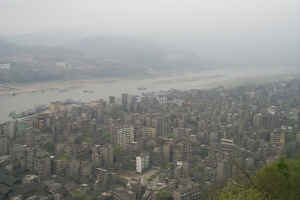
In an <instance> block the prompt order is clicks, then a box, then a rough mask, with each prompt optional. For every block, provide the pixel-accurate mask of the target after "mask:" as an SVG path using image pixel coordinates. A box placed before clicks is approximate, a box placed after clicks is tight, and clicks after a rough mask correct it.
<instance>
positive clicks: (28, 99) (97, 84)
mask: <svg viewBox="0 0 300 200" xmlns="http://www.w3.org/2000/svg"><path fill="white" fill-rule="evenodd" d="M295 71H297V68H295V69H293V70H288V71H287V70H286V68H280V69H277V70H271V71H268V72H266V71H262V70H261V69H260V70H258V69H252V68H251V69H247V70H245V69H243V70H236V69H235V70H209V71H203V72H198V73H181V74H168V75H164V76H160V77H157V78H144V79H134V80H129V79H118V80H116V79H112V80H108V79H106V80H92V81H87V82H86V83H85V84H84V85H83V86H82V87H80V88H75V89H70V90H67V91H64V92H61V91H59V90H53V91H50V90H49V91H46V92H35V93H31V92H30V93H23V94H18V95H16V96H12V95H3V96H0V123H1V122H4V121H7V120H9V117H8V114H9V113H10V112H11V111H16V112H22V111H25V110H27V109H30V108H33V107H35V106H37V105H41V104H49V103H50V102H53V101H64V100H67V99H73V100H76V101H82V102H89V101H93V100H97V99H100V98H104V99H107V98H108V96H116V97H120V95H121V94H122V93H129V94H137V95H138V94H140V93H141V92H142V91H139V90H137V88H138V87H146V88H147V90H146V91H143V92H151V91H160V90H168V89H179V90H187V89H198V88H199V89H204V88H210V87H216V86H220V85H224V84H228V83H233V82H232V81H236V82H242V81H245V80H246V79H249V80H250V79H252V80H253V79H256V78H257V77H265V76H266V75H268V77H271V76H273V77H274V76H275V75H276V76H277V75H279V74H282V75H283V74H284V75H286V76H287V75H288V76H290V75H291V74H295ZM263 79H264V78H263ZM58 84H63V83H62V82H59V83H58ZM84 90H91V91H93V93H85V92H83V91H84Z"/></svg>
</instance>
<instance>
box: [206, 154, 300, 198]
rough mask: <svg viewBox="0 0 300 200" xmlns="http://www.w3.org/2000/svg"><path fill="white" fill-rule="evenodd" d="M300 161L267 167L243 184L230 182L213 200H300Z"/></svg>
mask: <svg viewBox="0 0 300 200" xmlns="http://www.w3.org/2000/svg"><path fill="white" fill-rule="evenodd" d="M299 188H300V159H296V160H288V159H284V158H281V159H280V160H279V161H277V162H274V163H272V164H270V165H267V166H266V167H264V168H263V169H262V170H260V171H259V172H258V173H257V174H256V175H255V176H254V177H252V178H249V179H248V180H247V181H244V182H243V183H237V182H235V181H232V182H231V183H228V184H227V185H226V186H225V187H224V188H223V189H222V190H221V192H220V193H219V194H218V195H217V196H216V197H215V198H212V199H215V200H298V199H300V189H299Z"/></svg>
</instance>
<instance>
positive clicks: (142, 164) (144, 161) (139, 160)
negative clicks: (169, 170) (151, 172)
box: [136, 154, 149, 173]
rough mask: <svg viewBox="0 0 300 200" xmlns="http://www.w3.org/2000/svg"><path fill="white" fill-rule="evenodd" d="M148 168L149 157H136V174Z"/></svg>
mask: <svg viewBox="0 0 300 200" xmlns="http://www.w3.org/2000/svg"><path fill="white" fill-rule="evenodd" d="M148 168H149V155H147V154H146V155H140V156H137V157H136V172H138V173H143V172H144V170H145V169H148Z"/></svg>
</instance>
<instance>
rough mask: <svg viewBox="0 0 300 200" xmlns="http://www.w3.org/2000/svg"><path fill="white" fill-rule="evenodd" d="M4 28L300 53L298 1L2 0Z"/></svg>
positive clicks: (5, 31) (214, 50)
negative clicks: (84, 33) (143, 37)
mask: <svg viewBox="0 0 300 200" xmlns="http://www.w3.org/2000/svg"><path fill="white" fill-rule="evenodd" d="M0 27H1V30H0V34H1V33H2V34H16V33H17V34H22V33H33V32H42V33H43V32H51V31H65V32H70V31H72V32H86V33H101V34H112V33H113V34H127V35H135V36H136V35H140V36H148V37H149V36H150V37H153V38H155V39H162V40H164V39H173V41H175V40H177V39H181V42H182V44H184V45H187V46H188V45H191V46H193V45H194V44H197V45H202V46H203V45H206V46H208V48H206V49H205V50H204V49H201V52H202V53H203V54H205V53H206V54H210V53H211V54H213V53H217V50H218V49H222V50H220V54H224V52H225V53H227V54H228V55H227V56H229V57H233V56H234V55H229V54H230V52H229V53H228V51H227V50H226V48H227V46H228V45H230V49H231V50H232V51H233V52H234V53H239V52H240V51H241V48H242V49H247V50H249V51H252V52H253V53H257V56H259V55H260V53H259V51H262V52H261V53H262V54H263V55H264V57H265V56H270V57H271V56H273V57H274V55H273V53H275V54H276V53H277V55H283V56H287V57H286V58H288V57H289V56H291V57H293V59H294V60H295V59H298V58H297V57H298V54H300V0H0ZM178 41H180V40H178ZM197 45H195V46H194V47H196V48H198V46H197ZM204 51H205V52H204ZM234 53H232V54H234ZM243 53H245V52H243ZM267 54H268V55H267ZM257 56H256V57H257Z"/></svg>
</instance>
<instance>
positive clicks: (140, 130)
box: [0, 78, 300, 200]
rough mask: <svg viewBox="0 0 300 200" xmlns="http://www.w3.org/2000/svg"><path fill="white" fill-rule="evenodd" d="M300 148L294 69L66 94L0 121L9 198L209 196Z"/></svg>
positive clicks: (299, 93)
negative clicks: (212, 83) (84, 97)
mask: <svg viewBox="0 0 300 200" xmlns="http://www.w3.org/2000/svg"><path fill="white" fill-rule="evenodd" d="M299 152H300V80H298V79H294V78H290V79H289V80H282V81H273V82H271V83H264V84H247V85H243V86H239V87H235V88H224V87H217V88H213V89H206V90H204V89H203V90H200V89H193V90H186V91H180V90H175V89H172V90H168V91H161V92H146V91H145V93H143V95H140V96H136V95H131V94H125V93H124V94H122V95H121V96H120V97H115V96H110V97H109V98H108V99H107V100H104V99H99V100H98V101H94V102H88V103H81V102H76V100H69V101H65V102H58V101H57V102H52V103H51V104H50V105H49V106H48V107H47V109H46V110H43V111H41V112H36V113H31V115H30V116H26V117H22V118H15V119H13V120H11V121H8V122H5V123H3V124H1V125H0V199H9V200H67V199H97V200H165V199H170V200H172V199H174V200H198V199H208V197H209V195H210V194H211V193H213V191H214V190H215V189H216V188H217V187H218V186H220V185H222V184H223V183H224V182H226V181H228V180H232V181H234V180H237V179H243V178H245V177H246V176H247V175H251V174H253V173H255V172H256V171H257V170H259V169H261V168H263V167H264V166H265V165H267V164H268V163H272V162H273V161H276V160H278V159H279V158H280V156H281V155H285V156H286V157H289V158H292V157H294V156H296V154H297V153H299Z"/></svg>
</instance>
